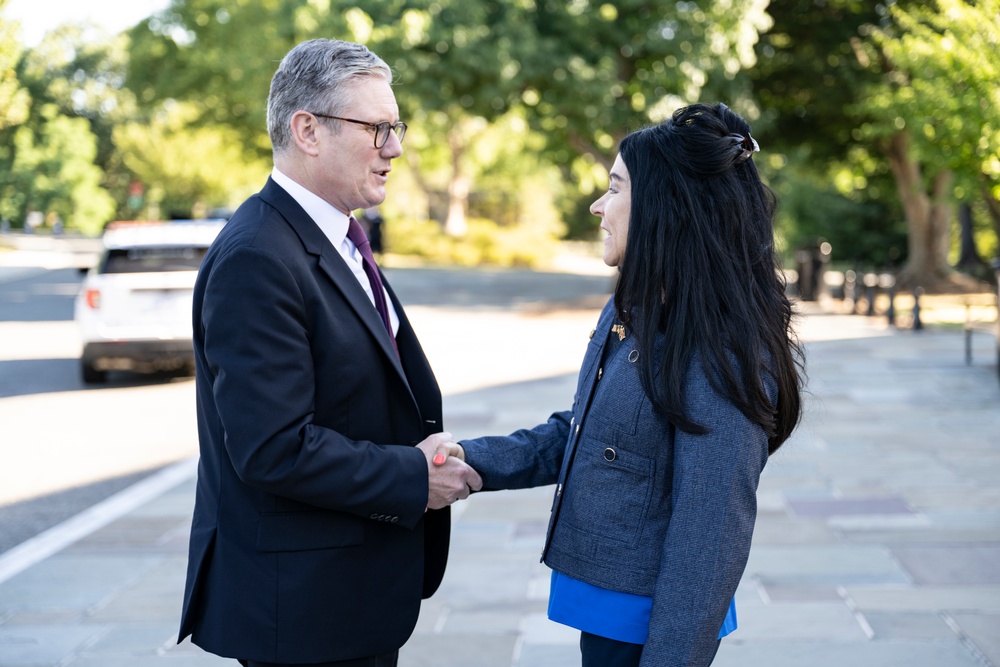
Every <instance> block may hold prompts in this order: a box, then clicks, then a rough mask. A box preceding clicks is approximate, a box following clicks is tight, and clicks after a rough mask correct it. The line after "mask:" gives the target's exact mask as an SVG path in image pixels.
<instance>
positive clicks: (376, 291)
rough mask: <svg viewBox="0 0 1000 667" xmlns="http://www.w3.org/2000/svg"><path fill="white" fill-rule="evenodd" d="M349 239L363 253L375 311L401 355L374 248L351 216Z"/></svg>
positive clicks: (397, 352) (348, 231) (393, 345)
mask: <svg viewBox="0 0 1000 667" xmlns="http://www.w3.org/2000/svg"><path fill="white" fill-rule="evenodd" d="M347 238H349V239H351V241H352V242H353V243H354V245H356V246H357V247H358V252H360V253H361V257H362V259H364V261H363V262H361V265H362V266H363V267H364V269H365V274H367V276H368V282H369V283H370V284H371V288H372V296H374V297H375V310H377V311H378V314H379V316H380V317H381V318H382V324H384V325H385V330H386V331H388V332H389V340H391V341H392V347H393V349H394V350H396V354H399V348H397V347H396V337H395V336H393V335H392V322H391V321H389V308H388V306H386V303H385V290H384V289H382V279H381V278H380V277H379V275H378V267H377V266H376V265H375V258H374V257H373V256H372V246H371V244H370V243H369V242H368V237H367V236H365V230H364V229H362V228H361V223H360V222H358V221H357V220H355V219H354V216H353V215H352V216H351V219H350V223H349V224H348V226H347Z"/></svg>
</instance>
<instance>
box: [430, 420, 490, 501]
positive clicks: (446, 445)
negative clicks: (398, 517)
mask: <svg viewBox="0 0 1000 667" xmlns="http://www.w3.org/2000/svg"><path fill="white" fill-rule="evenodd" d="M417 449H419V450H420V451H422V452H423V453H424V456H425V457H426V458H427V479H428V494H427V495H428V497H427V508H428V509H432V510H438V509H441V508H443V507H447V506H449V505H451V504H452V503H454V502H455V501H456V500H462V499H464V498H468V497H469V494H470V493H471V492H472V491H478V490H479V489H481V488H483V480H482V479H481V478H480V477H479V473H477V472H476V471H475V470H473V469H472V468H471V467H469V466H468V465H467V464H466V463H465V462H464V461H463V460H462V458H464V457H465V456H464V455H465V452H464V450H463V449H462V446H461V445H459V444H458V443H456V442H453V441H452V439H451V433H435V434H434V435H432V436H430V437H429V438H427V439H426V440H424V441H423V442H421V443H420V444H419V445H417ZM460 456H461V458H459V457H460Z"/></svg>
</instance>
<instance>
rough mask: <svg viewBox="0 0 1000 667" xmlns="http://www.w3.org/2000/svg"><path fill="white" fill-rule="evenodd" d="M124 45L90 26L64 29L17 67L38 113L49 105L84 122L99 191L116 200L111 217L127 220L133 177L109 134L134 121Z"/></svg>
mask: <svg viewBox="0 0 1000 667" xmlns="http://www.w3.org/2000/svg"><path fill="white" fill-rule="evenodd" d="M127 44H128V40H127V38H126V37H125V36H124V35H117V36H113V37H109V36H106V35H103V33H100V32H98V31H97V30H96V29H95V28H93V27H91V26H87V25H75V24H74V25H64V26H60V27H58V28H56V29H55V30H53V31H51V32H49V33H48V34H47V35H46V36H45V38H44V39H43V40H42V42H41V44H39V45H38V46H37V47H35V48H33V49H31V50H30V51H28V52H27V53H26V54H25V57H24V59H23V62H22V63H21V65H20V71H21V77H22V79H23V81H24V85H25V87H26V88H27V89H28V90H29V91H30V93H31V96H32V98H33V99H34V100H35V106H36V107H37V108H41V107H42V106H46V105H54V106H55V107H56V108H57V109H58V112H59V113H60V114H62V115H64V116H67V117H70V118H83V119H86V121H87V123H88V124H89V131H90V132H91V133H92V134H93V135H94V136H95V137H96V140H97V155H96V157H95V163H96V164H97V165H98V166H99V167H100V168H101V170H102V171H103V175H102V178H101V185H102V186H103V187H104V188H105V189H106V190H108V192H109V193H111V195H112V196H113V197H114V198H115V201H116V212H115V216H116V217H125V216H126V215H127V214H128V210H127V206H126V202H127V188H128V184H129V183H130V182H131V181H132V180H133V175H132V174H130V173H128V170H127V169H126V168H125V167H124V165H123V164H122V161H121V156H120V154H119V152H118V150H117V148H116V147H115V145H114V143H113V141H112V131H113V129H114V128H115V127H117V126H119V125H121V124H123V123H127V122H131V121H132V120H133V119H135V118H136V117H137V115H138V108H137V106H136V104H135V98H134V96H133V95H132V94H131V92H130V91H128V90H126V89H125V88H124V79H125V76H124V75H125V66H126V63H127V55H128V51H127ZM33 115H34V114H33Z"/></svg>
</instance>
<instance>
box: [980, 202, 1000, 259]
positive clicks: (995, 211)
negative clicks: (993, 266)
mask: <svg viewBox="0 0 1000 667" xmlns="http://www.w3.org/2000/svg"><path fill="white" fill-rule="evenodd" d="M983 200H984V201H985V202H986V210H987V211H989V212H990V220H992V221H993V231H994V233H995V234H996V235H997V239H1000V199H997V198H996V197H994V196H993V193H992V192H990V190H989V188H983ZM993 259H1000V257H994V258H993Z"/></svg>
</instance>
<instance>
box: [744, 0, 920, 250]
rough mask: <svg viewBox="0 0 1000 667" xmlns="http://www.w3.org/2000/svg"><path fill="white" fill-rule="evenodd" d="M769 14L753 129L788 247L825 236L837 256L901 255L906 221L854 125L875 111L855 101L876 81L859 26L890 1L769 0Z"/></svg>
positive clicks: (875, 155) (890, 183) (876, 156)
mask: <svg viewBox="0 0 1000 667" xmlns="http://www.w3.org/2000/svg"><path fill="white" fill-rule="evenodd" d="M768 12H769V14H770V15H771V17H772V18H773V20H774V25H773V27H772V28H771V29H770V30H769V31H768V32H766V33H764V34H763V35H761V40H760V42H759V43H758V45H757V53H758V56H759V62H758V65H757V67H755V68H753V69H752V70H751V72H750V76H751V78H752V80H753V91H754V96H755V97H756V98H757V99H758V100H759V104H760V107H761V117H760V119H759V121H758V122H757V123H756V124H755V127H754V132H755V135H756V136H757V137H758V139H759V141H760V144H761V147H762V153H761V154H760V156H759V158H758V161H759V163H760V164H761V165H763V166H764V167H765V168H766V171H767V172H768V173H769V174H770V180H771V182H772V183H773V184H774V185H775V187H776V189H777V191H778V194H779V220H780V229H781V232H782V236H783V237H784V238H785V240H786V244H785V249H786V251H789V252H790V251H793V250H794V249H795V248H797V247H800V246H805V245H813V244H815V243H816V242H817V241H818V240H819V239H821V238H823V239H826V240H828V241H829V242H830V243H831V244H832V246H833V257H834V259H835V260H840V261H847V262H849V263H852V264H856V265H859V266H861V267H865V266H868V267H871V266H885V265H886V264H896V263H898V262H899V261H900V260H901V259H903V258H905V256H906V242H905V241H906V227H905V222H904V217H903V214H902V211H901V209H900V207H899V203H898V201H896V200H895V198H894V197H892V196H891V193H892V191H893V189H894V188H895V181H894V179H893V177H892V174H891V173H890V171H889V167H888V164H887V163H886V161H885V159H884V158H883V157H882V156H881V154H880V153H879V151H878V150H877V149H875V147H874V146H873V145H872V144H871V142H870V141H868V140H866V138H865V136H864V134H863V132H862V131H861V129H860V128H861V127H864V126H865V125H866V124H870V122H871V118H870V117H867V116H865V115H864V114H862V113H861V112H860V109H858V108H857V102H858V100H859V99H860V98H861V96H862V95H863V91H864V90H865V89H866V88H868V87H869V86H873V85H876V84H878V83H880V82H881V80H882V78H881V75H880V74H879V73H878V72H875V71H873V70H871V69H870V68H868V67H866V66H864V65H863V64H862V63H861V62H860V61H859V60H858V58H857V55H856V52H857V51H858V50H859V49H861V44H862V35H861V29H862V26H869V25H873V24H878V23H879V22H880V21H885V20H887V19H886V17H887V15H888V7H887V6H886V5H885V4H883V3H877V2H876V3H872V2H867V1H866V0H827V1H826V2H823V3H817V2H814V1H813V0H772V1H771V3H770V4H769V5H768ZM810 202H812V205H810ZM818 202H821V204H819V203H818ZM848 229H849V230H851V233H845V231H846V230H848ZM901 240H902V243H901ZM900 246H902V247H900Z"/></svg>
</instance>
